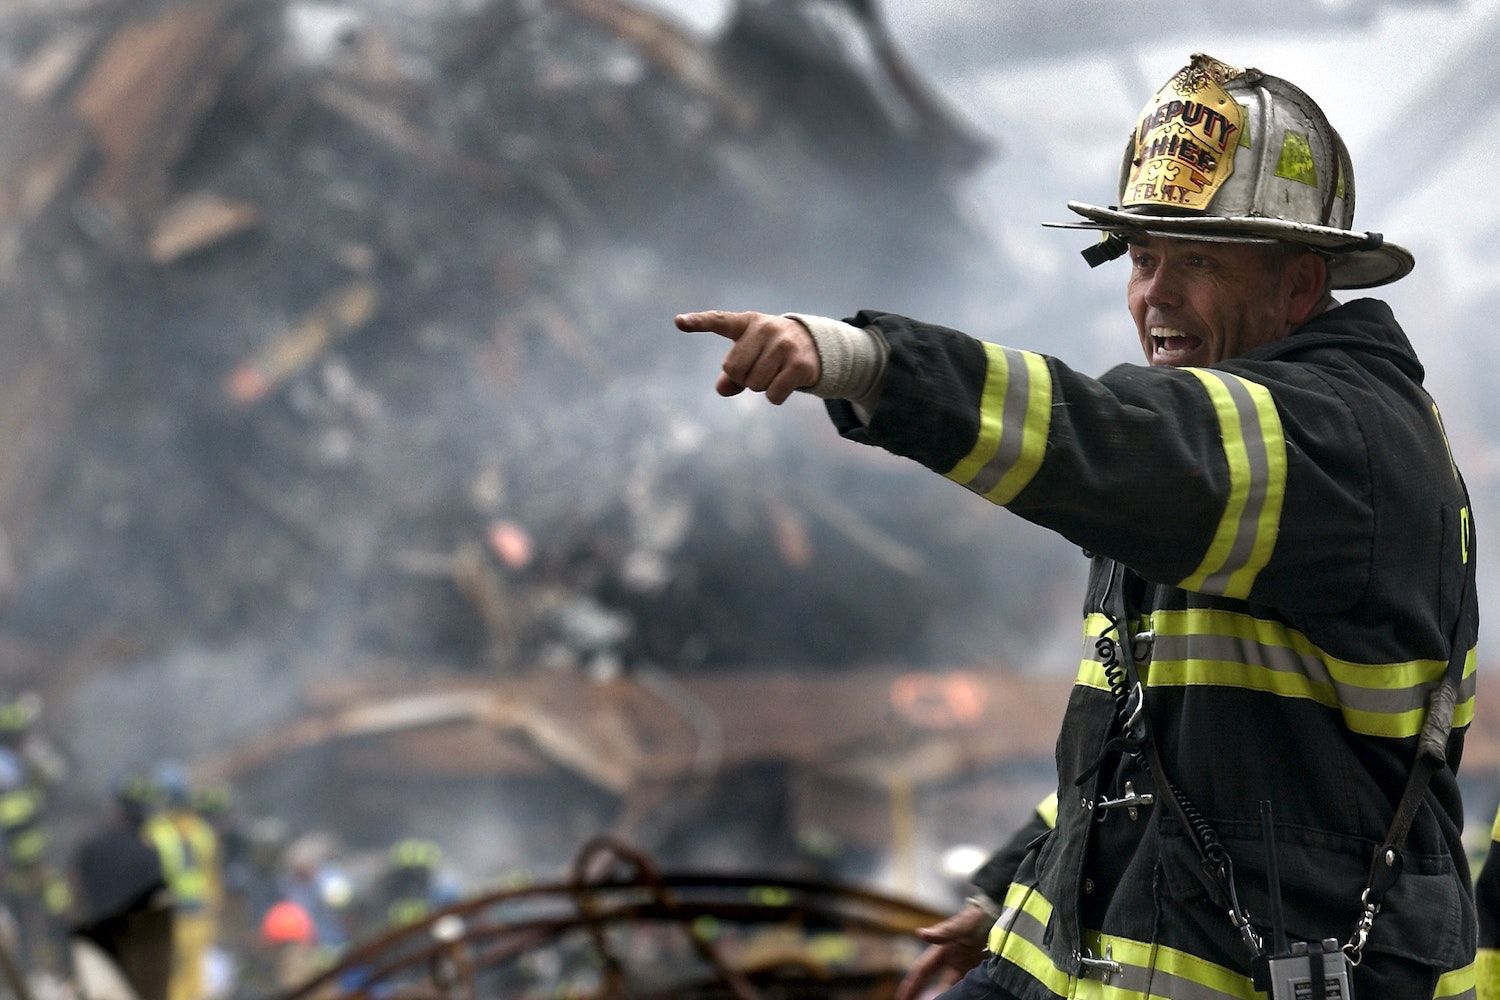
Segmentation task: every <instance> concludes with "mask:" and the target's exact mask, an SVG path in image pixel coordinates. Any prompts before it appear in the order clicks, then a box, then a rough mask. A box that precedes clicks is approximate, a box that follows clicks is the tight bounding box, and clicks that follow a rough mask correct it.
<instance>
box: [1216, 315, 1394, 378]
mask: <svg viewBox="0 0 1500 1000" xmlns="http://www.w3.org/2000/svg"><path fill="white" fill-rule="evenodd" d="M1323 347H1333V348H1337V349H1339V350H1345V351H1365V352H1369V353H1372V354H1379V355H1381V356H1382V357H1385V358H1387V359H1388V360H1390V361H1392V362H1394V363H1395V364H1396V366H1397V367H1398V368H1400V369H1401V370H1402V372H1403V373H1405V374H1406V375H1407V376H1408V377H1410V378H1411V379H1412V380H1413V381H1415V382H1417V383H1418V384H1420V383H1421V381H1422V378H1423V375H1424V371H1423V368H1422V362H1420V361H1418V360H1417V352H1416V351H1415V350H1413V349H1412V346H1411V341H1410V340H1408V339H1407V337H1406V331H1404V330H1402V329H1401V324H1399V323H1397V322H1396V317H1395V315H1394V314H1392V312H1391V307H1390V306H1388V305H1386V304H1385V303H1384V302H1382V301H1380V300H1379V299H1355V300H1353V301H1352V302H1346V303H1344V304H1343V305H1339V306H1335V307H1334V308H1332V309H1329V310H1328V311H1327V312H1322V313H1319V314H1318V315H1316V316H1314V317H1313V318H1312V319H1310V320H1308V321H1307V322H1306V323H1304V324H1302V326H1300V327H1298V328H1297V329H1295V330H1293V331H1292V332H1291V334H1290V335H1289V336H1287V337H1286V338H1284V339H1282V340H1278V341H1276V342H1275V343H1272V344H1266V345H1264V346H1262V347H1257V348H1256V349H1255V350H1253V351H1247V352H1246V353H1244V354H1242V355H1240V357H1242V358H1245V359H1247V360H1256V361H1287V360H1290V359H1292V358H1294V357H1296V356H1297V355H1300V354H1304V353H1306V352H1308V351H1311V350H1316V349H1318V348H1323Z"/></svg>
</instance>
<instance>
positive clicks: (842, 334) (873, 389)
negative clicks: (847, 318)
mask: <svg viewBox="0 0 1500 1000" xmlns="http://www.w3.org/2000/svg"><path fill="white" fill-rule="evenodd" d="M785 315H786V317H787V318H788V319H794V320H796V321H797V322H799V323H801V324H802V325H803V326H804V327H806V328H807V332H808V333H810V334H812V338H813V345H814V347H816V348H817V351H818V360H819V362H820V363H821V366H822V372H821V374H820V376H819V378H818V381H817V382H816V383H814V384H813V385H811V386H808V387H807V389H806V390H805V391H807V392H810V393H812V394H813V395H814V396H817V397H819V398H821V399H847V400H849V402H850V403H852V404H853V405H854V408H855V411H856V412H857V413H859V414H860V416H861V417H862V418H863V419H864V421H866V422H868V420H869V415H870V413H872V412H873V411H874V409H875V403H876V402H877V401H878V400H879V398H880V390H881V388H882V387H883V385H884V383H885V363H886V358H887V356H888V355H889V354H890V347H889V346H888V345H887V344H886V342H885V338H883V337H881V336H880V334H879V333H878V332H877V331H875V330H869V329H864V330H862V329H860V328H859V327H857V326H851V325H850V324H848V323H845V322H843V321H841V320H836V319H829V318H828V317H827V316H809V315H805V314H803V313H786V314H785Z"/></svg>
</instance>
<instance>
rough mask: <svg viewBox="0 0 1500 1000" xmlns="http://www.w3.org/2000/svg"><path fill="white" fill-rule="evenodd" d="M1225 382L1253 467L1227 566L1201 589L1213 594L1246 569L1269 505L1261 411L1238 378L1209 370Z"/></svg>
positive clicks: (1206, 579)
mask: <svg viewBox="0 0 1500 1000" xmlns="http://www.w3.org/2000/svg"><path fill="white" fill-rule="evenodd" d="M1209 374H1212V375H1214V376H1216V377H1218V378H1219V379H1220V380H1221V381H1223V383H1224V387H1225V388H1226V389H1228V390H1229V396H1230V398H1231V399H1233V400H1234V406H1235V409H1236V410H1238V411H1239V417H1240V436H1241V438H1242V440H1243V441H1244V443H1245V460H1246V462H1247V463H1249V466H1250V482H1249V492H1248V494H1247V495H1246V497H1245V508H1244V510H1242V511H1241V512H1240V518H1239V527H1237V528H1236V529H1235V534H1234V546H1233V547H1232V548H1231V549H1230V550H1229V555H1228V556H1226V557H1225V559H1224V565H1223V566H1222V567H1221V568H1220V569H1219V570H1218V571H1217V572H1214V573H1210V574H1208V576H1207V577H1205V578H1204V580H1203V585H1202V589H1203V590H1206V591H1208V592H1209V593H1211V594H1224V593H1228V591H1229V578H1230V577H1231V576H1233V575H1234V574H1235V573H1237V572H1238V571H1239V570H1240V569H1242V568H1244V567H1245V566H1246V565H1247V564H1248V563H1249V562H1250V557H1251V554H1252V553H1253V551H1254V548H1255V540H1256V536H1257V533H1258V532H1259V529H1260V515H1261V512H1262V511H1264V510H1265V506H1266V488H1267V486H1268V484H1269V482H1270V463H1269V462H1268V461H1267V458H1266V439H1265V435H1264V434H1262V433H1261V426H1260V412H1259V410H1257V409H1256V406H1255V400H1253V399H1251V398H1250V390H1249V389H1247V388H1245V384H1244V383H1243V382H1241V381H1240V380H1239V379H1237V378H1234V377H1232V376H1228V375H1221V374H1219V373H1218V372H1210V373H1209Z"/></svg>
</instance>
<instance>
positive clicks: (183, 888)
mask: <svg viewBox="0 0 1500 1000" xmlns="http://www.w3.org/2000/svg"><path fill="white" fill-rule="evenodd" d="M155 779H156V786H157V790H158V792H159V793H160V795H161V810H160V811H159V812H158V813H157V814H156V815H155V816H152V817H151V819H150V820H148V821H147V823H146V837H147V839H148V840H150V842H151V843H152V844H153V845H155V847H156V850H157V853H158V854H159V855H160V857H161V866H162V872H163V874H164V875H165V876H166V881H167V886H168V888H170V889H171V891H172V905H173V909H174V919H173V923H172V951H173V954H172V981H171V987H170V990H169V993H168V995H169V997H170V1000H201V998H202V997H203V996H204V989H205V979H204V970H205V963H206V960H207V958H208V952H209V949H210V948H212V947H213V944H214V941H215V940H216V938H217V934H218V917H219V908H220V904H221V900H222V897H223V890H222V887H221V886H220V879H219V867H218V866H219V858H218V855H219V844H218V837H217V835H216V834H215V833H214V830H213V827H212V826H210V825H209V824H208V822H207V821H206V820H205V819H204V818H203V817H202V816H200V815H198V813H197V812H196V811H195V810H194V809H193V799H192V789H191V786H190V785H189V782H188V774H187V769H186V768H185V767H184V766H183V765H181V764H179V763H177V762H175V761H170V762H165V763H163V764H161V765H160V766H158V767H157V768H156V771H155Z"/></svg>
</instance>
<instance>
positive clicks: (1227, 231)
mask: <svg viewBox="0 0 1500 1000" xmlns="http://www.w3.org/2000/svg"><path fill="white" fill-rule="evenodd" d="M1068 208H1070V209H1072V210H1073V211H1075V212H1077V213H1078V214H1079V215H1081V216H1083V217H1084V218H1085V219H1087V220H1088V221H1086V222H1044V223H1042V224H1043V225H1044V226H1047V227H1049V228H1052V229H1087V230H1092V231H1095V232H1112V233H1120V234H1121V235H1125V236H1129V235H1131V234H1132V233H1134V234H1137V235H1142V236H1162V237H1166V238H1168V239H1185V240H1202V241H1205V242H1213V243H1278V242H1280V243H1296V244H1299V245H1301V246H1305V247H1308V248H1309V249H1311V250H1316V251H1318V252H1320V253H1322V254H1324V255H1325V256H1326V257H1327V259H1328V273H1329V278H1330V280H1331V283H1332V286H1333V287H1334V288H1374V287H1376V286H1377V285H1388V284H1390V283H1391V282H1393V281H1398V280H1400V279H1401V278H1404V277H1406V276H1407V275H1408V274H1410V273H1411V270H1412V268H1413V267H1415V266H1416V259H1415V258H1414V257H1413V256H1412V254H1411V251H1409V250H1407V249H1406V248H1405V247H1402V246H1398V245H1397V244H1395V243H1388V242H1386V241H1385V238H1384V237H1383V236H1381V235H1380V234H1379V233H1365V232H1357V231H1354V230H1348V229H1334V228H1331V227H1329V226H1315V225H1311V224H1309V223H1305V222H1289V221H1287V220H1286V219H1272V218H1265V217H1260V216H1232V217H1225V216H1175V215H1148V214H1145V213H1142V212H1125V211H1121V210H1120V209H1117V208H1102V207H1100V206H1098V205H1086V204H1084V203H1082V202H1077V201H1070V202H1068Z"/></svg>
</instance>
